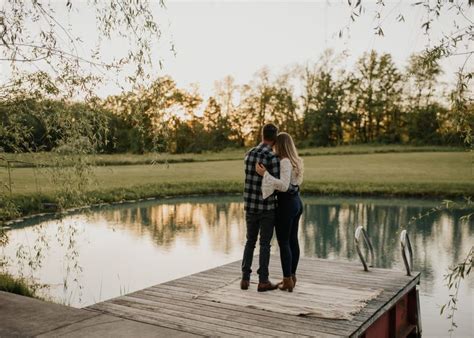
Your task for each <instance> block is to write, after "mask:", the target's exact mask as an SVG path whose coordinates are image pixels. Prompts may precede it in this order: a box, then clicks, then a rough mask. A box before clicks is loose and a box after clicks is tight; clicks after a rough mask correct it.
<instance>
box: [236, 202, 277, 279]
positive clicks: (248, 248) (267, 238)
mask: <svg viewBox="0 0 474 338" xmlns="http://www.w3.org/2000/svg"><path fill="white" fill-rule="evenodd" d="M245 220H246V222H247V242H246V243H245V249H244V257H243V259H242V279H245V280H250V274H251V273H252V259H253V252H254V249H255V245H256V243H257V239H258V234H259V232H260V257H259V258H260V262H259V263H260V267H259V269H258V270H257V273H258V279H259V282H260V283H264V282H267V281H268V264H269V263H270V246H271V245H270V242H271V240H272V237H273V229H274V226H275V210H269V211H263V212H261V213H258V214H257V213H255V214H254V213H247V214H246V215H245Z"/></svg>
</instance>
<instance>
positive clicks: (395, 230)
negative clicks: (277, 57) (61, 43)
mask: <svg viewBox="0 0 474 338" xmlns="http://www.w3.org/2000/svg"><path fill="white" fill-rule="evenodd" d="M304 202H305V210H304V215H303V218H302V221H301V230H300V243H301V248H302V253H303V255H305V256H314V257H321V258H328V259H348V260H357V259H358V257H357V253H356V250H355V246H354V241H353V238H354V237H353V236H354V231H355V228H356V227H357V226H358V225H363V226H365V227H366V229H367V230H368V233H369V236H370V237H371V239H372V242H373V246H374V250H375V255H376V266H378V267H386V268H398V269H403V263H402V261H401V256H400V244H399V235H400V231H401V225H403V226H404V225H407V224H409V221H410V219H412V218H413V217H416V216H417V215H419V214H420V213H425V212H426V211H427V210H429V209H430V208H432V207H433V206H435V205H436V204H434V203H433V202H427V201H420V200H393V199H392V200H382V199H378V200H357V199H347V198H346V199H321V198H306V199H305V201H304ZM463 213H465V212H461V211H460V210H453V211H449V212H448V211H441V212H438V213H434V214H431V215H428V216H426V217H424V218H423V219H421V220H418V221H416V222H414V223H412V224H410V225H408V226H407V229H408V231H409V234H410V237H411V241H412V243H413V249H414V257H415V260H414V265H415V269H417V270H419V271H421V272H422V284H421V290H422V303H423V304H422V307H423V320H424V322H426V323H428V325H426V323H424V324H425V327H424V330H425V335H427V336H430V335H436V334H441V333H442V334H441V336H444V335H445V332H446V330H447V326H448V322H447V321H446V320H440V318H441V317H440V316H439V308H438V306H437V305H439V304H442V303H444V302H445V301H446V300H447V296H448V292H447V290H446V288H445V287H444V282H443V274H444V273H445V272H446V268H447V266H448V265H450V264H453V263H455V262H458V261H460V260H461V259H462V258H463V255H465V254H466V253H467V252H468V250H469V248H470V247H471V246H472V245H473V243H474V225H473V224H472V223H470V224H468V223H467V222H464V223H463V222H460V221H459V217H460V216H461V215H462V214H463ZM244 223H245V222H244V210H243V204H242V203H241V202H240V198H238V197H219V198H208V199H204V198H190V199H185V200H180V199H177V200H169V201H166V202H161V203H157V202H146V203H139V204H134V205H121V206H116V207H111V208H106V209H102V210H97V211H94V212H92V213H90V214H88V215H76V216H71V217H67V218H66V219H64V220H62V222H59V221H54V220H52V221H46V222H43V223H41V224H40V225H36V226H30V227H24V228H21V229H20V228H18V229H14V230H12V231H10V239H11V242H10V245H9V246H8V247H7V248H6V251H5V253H6V255H7V256H10V257H11V258H12V259H11V260H12V262H15V258H14V256H15V251H16V249H17V248H18V247H19V246H20V245H22V244H24V245H26V244H27V243H32V241H34V240H35V239H37V238H40V237H41V236H43V238H47V239H48V244H49V248H44V249H43V250H44V252H45V259H44V261H43V262H42V266H41V267H39V268H38V269H37V270H36V271H34V272H33V275H34V276H35V277H36V278H37V280H39V281H40V282H43V283H47V284H50V285H52V287H51V288H50V291H49V295H50V296H52V297H53V298H54V299H55V300H60V301H62V302H66V303H70V304H71V305H73V306H85V305H88V304H92V303H94V302H97V301H99V300H104V299H107V298H111V297H114V296H118V295H120V294H123V293H126V292H132V291H134V290H137V289H141V288H144V287H147V286H150V285H153V284H157V283H161V282H164V281H166V280H170V279H173V278H177V277H181V276H185V275H188V274H191V273H194V272H197V271H201V270H204V269H206V268H211V267H213V266H217V265H221V264H224V263H226V262H230V261H234V260H236V259H240V258H241V257H240V256H241V251H242V246H243V243H244V241H245V224H244ZM59 224H61V225H62V226H63V227H64V225H65V224H67V225H69V226H70V227H71V228H73V229H76V230H75V231H76V238H75V240H76V245H75V248H74V249H75V250H76V251H77V254H78V256H77V264H78V265H79V266H80V267H81V268H82V271H79V272H78V273H77V274H76V275H71V276H67V277H65V271H70V269H69V270H68V268H67V264H66V265H65V263H64V261H65V259H64V257H65V256H67V252H68V251H67V250H66V248H67V246H61V245H60V241H57V240H58V238H60V236H57V235H55V234H56V232H57V231H58V230H57V229H58V225H59ZM38 228H40V229H41V230H38ZM59 228H60V227H59ZM66 233H68V232H67V231H66ZM272 250H273V251H274V252H275V253H277V251H278V250H277V246H276V242H274V245H273V248H272ZM67 257H69V256H67ZM23 264H26V263H23ZM21 265H22V264H18V263H15V264H13V265H12V267H11V268H12V271H13V272H14V273H18V271H20V270H22V269H25V266H23V267H22V266H21ZM236 273H238V272H236ZM274 274H276V275H278V272H274ZM64 279H66V280H68V279H70V280H71V281H72V280H77V284H78V285H79V286H80V288H81V290H83V291H84V292H83V293H82V294H81V293H80V292H79V291H78V289H77V288H76V289H74V288H73V289H71V288H69V289H67V290H66V291H65V289H64V287H62V288H61V287H60V286H61V285H62V284H64ZM61 283H62V284H61ZM466 284H467V285H465V287H464V288H463V289H462V290H461V291H460V292H461V303H460V304H459V308H460V309H462V311H459V314H457V316H458V320H457V323H458V325H459V326H460V328H459V329H458V331H457V332H456V333H457V334H458V335H460V336H462V335H463V334H470V332H471V331H472V315H473V309H472V303H473V297H474V292H473V290H474V283H473V280H472V278H471V279H470V280H469V281H467V282H466ZM79 286H78V288H79ZM440 332H441V333H440Z"/></svg>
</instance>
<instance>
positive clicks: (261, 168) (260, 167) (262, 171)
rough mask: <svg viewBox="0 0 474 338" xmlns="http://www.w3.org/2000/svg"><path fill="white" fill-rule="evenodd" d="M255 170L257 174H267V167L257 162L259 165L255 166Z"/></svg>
mask: <svg viewBox="0 0 474 338" xmlns="http://www.w3.org/2000/svg"><path fill="white" fill-rule="evenodd" d="M255 170H256V171H257V174H259V175H260V176H263V175H265V171H267V168H265V166H264V165H263V164H261V163H257V165H256V166H255Z"/></svg>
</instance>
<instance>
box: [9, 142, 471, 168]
mask: <svg viewBox="0 0 474 338" xmlns="http://www.w3.org/2000/svg"><path fill="white" fill-rule="evenodd" d="M245 151H246V150H245V149H228V150H225V151H221V152H204V153H201V154H167V153H162V154H157V153H150V154H143V155H137V154H101V155H94V156H91V158H90V159H91V160H93V161H94V163H95V164H96V165H105V166H110V165H136V164H156V163H162V164H166V163H169V164H171V163H188V162H207V161H227V160H240V159H242V157H243V155H244V153H245ZM457 151H459V152H463V151H464V149H463V148H462V147H448V146H409V145H365V144H362V145H350V146H339V147H328V148H325V147H318V148H305V149H301V150H300V155H302V156H305V157H307V156H325V155H351V154H386V153H407V152H457ZM1 158H6V159H8V160H11V161H12V160H13V161H19V162H14V163H12V165H13V166H15V167H32V166H34V165H33V164H37V165H42V166H50V165H52V164H54V163H56V162H57V161H58V157H57V156H56V155H55V154H54V153H25V154H5V153H4V154H0V159H1ZM61 160H62V159H61ZM67 161H69V162H72V161H75V158H74V157H70V158H68V159H67ZM66 164H68V163H66ZM0 166H6V163H5V162H4V161H0Z"/></svg>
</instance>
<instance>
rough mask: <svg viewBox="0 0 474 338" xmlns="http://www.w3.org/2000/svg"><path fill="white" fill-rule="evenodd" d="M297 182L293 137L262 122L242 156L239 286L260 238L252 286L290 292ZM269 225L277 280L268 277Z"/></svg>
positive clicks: (299, 167)
mask: <svg viewBox="0 0 474 338" xmlns="http://www.w3.org/2000/svg"><path fill="white" fill-rule="evenodd" d="M302 182H303V161H302V159H301V158H300V157H299V156H298V152H297V150H296V147H295V144H294V142H293V139H292V138H291V136H290V135H289V134H287V133H283V132H282V133H278V128H277V127H276V126H275V125H274V124H266V125H265V126H264V127H263V130H262V142H261V143H260V144H259V145H258V146H256V147H255V148H252V149H251V150H250V151H249V152H247V154H246V155H245V189H244V205H245V213H246V215H245V220H246V223H247V242H246V244H245V249H244V256H243V260H242V280H241V282H240V288H241V289H242V290H247V289H248V288H249V286H250V274H251V273H252V259H253V254H254V249H255V245H256V243H257V240H258V239H259V237H260V240H259V244H260V256H259V269H258V270H257V274H258V278H259V283H258V287H257V291H259V292H263V291H271V290H275V289H277V288H279V289H280V290H283V291H289V292H292V291H293V288H294V287H295V284H296V269H297V267H298V261H299V256H300V248H299V244H298V223H299V220H300V217H301V214H302V212H303V204H302V202H301V199H300V196H299V190H300V188H299V186H300V185H301V183H302ZM274 230H275V232H276V236H277V240H278V246H279V247H280V260H281V267H282V270H283V280H282V281H281V282H280V283H278V284H273V283H272V282H271V281H270V280H269V279H268V276H269V272H268V265H269V263H270V246H271V244H270V242H271V240H272V237H273V232H274Z"/></svg>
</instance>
